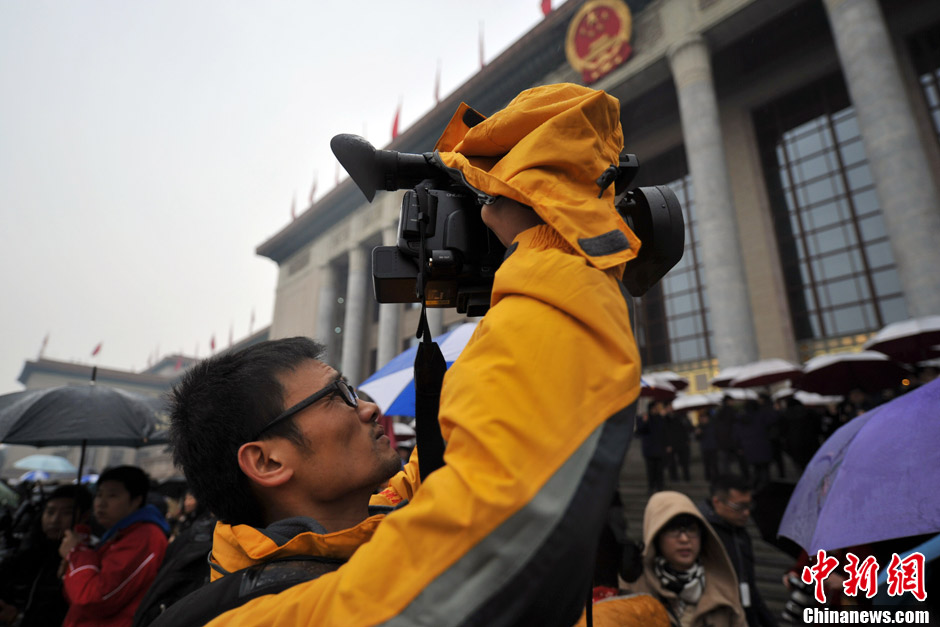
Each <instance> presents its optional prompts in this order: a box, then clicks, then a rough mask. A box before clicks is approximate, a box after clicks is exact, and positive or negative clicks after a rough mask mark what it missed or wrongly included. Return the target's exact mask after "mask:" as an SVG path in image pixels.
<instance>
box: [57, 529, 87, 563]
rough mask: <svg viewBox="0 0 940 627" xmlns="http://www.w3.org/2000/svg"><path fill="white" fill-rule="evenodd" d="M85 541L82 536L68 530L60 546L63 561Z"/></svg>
mask: <svg viewBox="0 0 940 627" xmlns="http://www.w3.org/2000/svg"><path fill="white" fill-rule="evenodd" d="M83 540H84V537H83V536H82V535H80V534H78V533H75V531H74V530H72V529H66V530H65V535H64V536H63V537H62V544H60V545H59V555H61V556H62V559H66V558H67V557H68V556H69V553H71V552H72V549H74V548H75V547H77V546H78V545H79V544H81V543H82V541H83Z"/></svg>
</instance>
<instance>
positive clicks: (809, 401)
mask: <svg viewBox="0 0 940 627" xmlns="http://www.w3.org/2000/svg"><path fill="white" fill-rule="evenodd" d="M791 396H792V397H793V398H795V399H796V400H798V401H800V402H801V403H802V404H804V405H806V406H807V407H825V406H826V405H834V404H836V403H839V402H841V401H842V399H843V398H844V397H842V396H835V395H833V396H823V395H822V394H816V393H815V392H804V391H803V390H795V389H793V388H783V389H782V390H777V391H776V392H774V394H773V399H774V400H775V401H777V400H780V399H781V398H789V397H791Z"/></svg>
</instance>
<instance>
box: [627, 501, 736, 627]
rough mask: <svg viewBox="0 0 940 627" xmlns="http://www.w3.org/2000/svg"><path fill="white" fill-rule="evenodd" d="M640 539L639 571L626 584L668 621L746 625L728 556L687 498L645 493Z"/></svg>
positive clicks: (683, 625) (703, 626)
mask: <svg viewBox="0 0 940 627" xmlns="http://www.w3.org/2000/svg"><path fill="white" fill-rule="evenodd" d="M643 542H644V543H645V544H646V548H645V549H644V551H643V574H642V575H641V576H640V578H639V579H638V580H637V581H636V583H634V584H632V585H631V589H632V590H633V591H634V592H646V593H648V594H651V595H652V596H654V597H655V598H657V599H659V601H660V602H661V603H662V604H663V605H664V606H665V608H666V611H667V612H668V613H669V620H670V623H671V624H672V625H675V626H677V627H744V625H746V623H745V620H744V610H743V609H742V607H741V601H740V598H739V594H738V580H737V577H736V576H735V574H734V568H733V567H732V566H731V560H730V559H728V555H727V553H726V552H725V549H724V546H723V545H722V543H721V540H720V539H719V538H718V535H717V534H716V533H715V531H714V530H713V529H712V528H711V526H710V525H709V524H708V522H707V521H706V520H705V519H704V518H703V517H702V515H701V513H699V511H698V508H696V507H695V504H694V503H693V502H692V501H691V499H689V497H687V496H686V495H684V494H681V493H679V492H658V493H656V494H654V495H653V496H652V497H650V500H649V503H647V505H646V511H645V513H644V514H643Z"/></svg>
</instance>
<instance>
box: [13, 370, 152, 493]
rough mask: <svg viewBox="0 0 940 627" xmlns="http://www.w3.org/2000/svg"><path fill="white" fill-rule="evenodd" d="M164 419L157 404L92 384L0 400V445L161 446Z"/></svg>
mask: <svg viewBox="0 0 940 627" xmlns="http://www.w3.org/2000/svg"><path fill="white" fill-rule="evenodd" d="M168 424H169V416H168V414H167V411H166V407H165V403H164V401H163V400H162V399H157V398H152V397H149V396H144V395H142V394H136V393H134V392H128V391H126V390H120V389H118V388H114V387H110V386H107V385H100V384H97V383H95V381H94V372H93V373H92V381H91V382H90V383H88V384H85V385H63V386H59V387H53V388H46V389H42V390H26V391H23V392H14V393H12V394H5V395H3V396H0V442H3V443H5V444H25V445H29V446H38V447H43V446H81V447H82V454H81V461H80V462H79V466H78V476H79V477H81V473H82V466H83V465H84V462H85V448H86V447H87V446H88V445H91V446H130V447H134V448H139V447H141V446H150V445H154V444H165V443H167V442H168V441H169V439H168V437H167V426H168Z"/></svg>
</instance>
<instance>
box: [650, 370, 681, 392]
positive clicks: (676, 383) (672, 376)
mask: <svg viewBox="0 0 940 627" xmlns="http://www.w3.org/2000/svg"><path fill="white" fill-rule="evenodd" d="M650 376H652V377H656V378H657V379H659V380H660V381H665V382H667V383H669V384H670V385H672V387H674V388H675V389H676V391H682V390H684V389H686V388H687V387H689V378H688V377H683V376H682V375H680V374H676V373H675V372H673V371H672V370H660V371H658V372H653V373H650Z"/></svg>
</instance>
